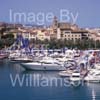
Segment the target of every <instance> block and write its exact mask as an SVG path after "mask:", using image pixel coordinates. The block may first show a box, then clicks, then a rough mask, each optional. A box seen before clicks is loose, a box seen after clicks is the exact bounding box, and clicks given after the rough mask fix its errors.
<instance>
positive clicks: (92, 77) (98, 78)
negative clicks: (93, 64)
mask: <svg viewBox="0 0 100 100" xmlns="http://www.w3.org/2000/svg"><path fill="white" fill-rule="evenodd" d="M84 80H85V81H87V82H93V83H94V82H95V83H99V82H100V70H97V69H92V70H90V71H89V73H88V75H87V76H86V77H85V78H84Z"/></svg>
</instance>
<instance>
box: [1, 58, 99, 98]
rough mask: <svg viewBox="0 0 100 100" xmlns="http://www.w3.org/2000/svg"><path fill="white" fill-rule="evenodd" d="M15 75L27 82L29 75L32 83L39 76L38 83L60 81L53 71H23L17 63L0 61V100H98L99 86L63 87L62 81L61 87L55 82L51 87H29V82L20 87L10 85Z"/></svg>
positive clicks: (85, 84) (56, 73)
mask: <svg viewBox="0 0 100 100" xmlns="http://www.w3.org/2000/svg"><path fill="white" fill-rule="evenodd" d="M11 75H12V77H11ZM16 75H19V76H20V77H21V79H22V78H23V75H26V76H25V77H27V78H26V79H25V80H29V77H30V75H33V76H35V79H33V81H35V80H37V78H38V76H39V82H40V81H42V79H41V78H44V79H47V80H48V81H49V82H50V80H51V79H52V78H60V79H61V77H59V75H58V72H55V71H25V70H24V69H23V68H22V67H21V66H20V65H19V64H18V63H17V64H16V63H10V62H9V61H8V60H5V61H0V100H8V99H9V100H100V84H94V83H89V84H88V83H84V84H83V85H81V86H78V87H73V86H65V85H64V84H63V82H64V81H62V85H61V84H60V83H59V81H57V82H58V83H57V84H56V85H55V84H52V86H51V85H50V84H49V85H47V84H45V85H43V84H42V85H41V84H38V85H37V84H35V85H34V84H33V85H32V84H31V85H29V83H30V82H29V83H27V84H22V85H21V86H20V85H19V83H18V82H16V84H12V80H11V78H15V76H16ZM33 78H34V77H33ZM23 80H24V79H23ZM62 80H64V78H62ZM26 82H27V81H25V82H24V83H26ZM14 85H15V86H14Z"/></svg>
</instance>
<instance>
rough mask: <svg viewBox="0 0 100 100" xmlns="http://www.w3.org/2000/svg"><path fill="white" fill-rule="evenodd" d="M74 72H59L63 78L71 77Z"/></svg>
mask: <svg viewBox="0 0 100 100" xmlns="http://www.w3.org/2000/svg"><path fill="white" fill-rule="evenodd" d="M72 73H73V70H66V71H61V72H59V76H61V77H71V75H72Z"/></svg>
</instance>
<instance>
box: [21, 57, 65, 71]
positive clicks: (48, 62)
mask: <svg viewBox="0 0 100 100" xmlns="http://www.w3.org/2000/svg"><path fill="white" fill-rule="evenodd" d="M21 65H22V66H23V67H24V68H25V69H28V70H59V71H60V70H66V68H65V67H64V64H62V63H60V62H59V61H57V60H55V59H53V58H51V57H44V58H43V59H42V60H39V61H35V62H29V63H21Z"/></svg>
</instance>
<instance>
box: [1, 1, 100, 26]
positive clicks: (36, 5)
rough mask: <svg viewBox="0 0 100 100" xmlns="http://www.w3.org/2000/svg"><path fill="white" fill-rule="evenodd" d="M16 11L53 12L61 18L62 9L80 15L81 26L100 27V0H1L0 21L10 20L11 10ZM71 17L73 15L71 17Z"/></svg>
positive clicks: (79, 23)
mask: <svg viewBox="0 0 100 100" xmlns="http://www.w3.org/2000/svg"><path fill="white" fill-rule="evenodd" d="M10 9H12V10H13V11H14V12H25V13H26V14H27V13H29V12H34V13H35V14H37V13H38V12H44V13H45V14H46V13H48V12H53V13H54V14H55V16H58V18H59V16H60V15H59V12H60V10H61V9H66V10H68V11H69V13H73V14H76V13H77V12H78V17H77V21H76V24H78V25H79V26H80V27H100V11H99V10H100V0H0V21H1V22H2V21H5V22H9V21H10V19H9V10H10ZM70 19H71V17H70Z"/></svg>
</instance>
